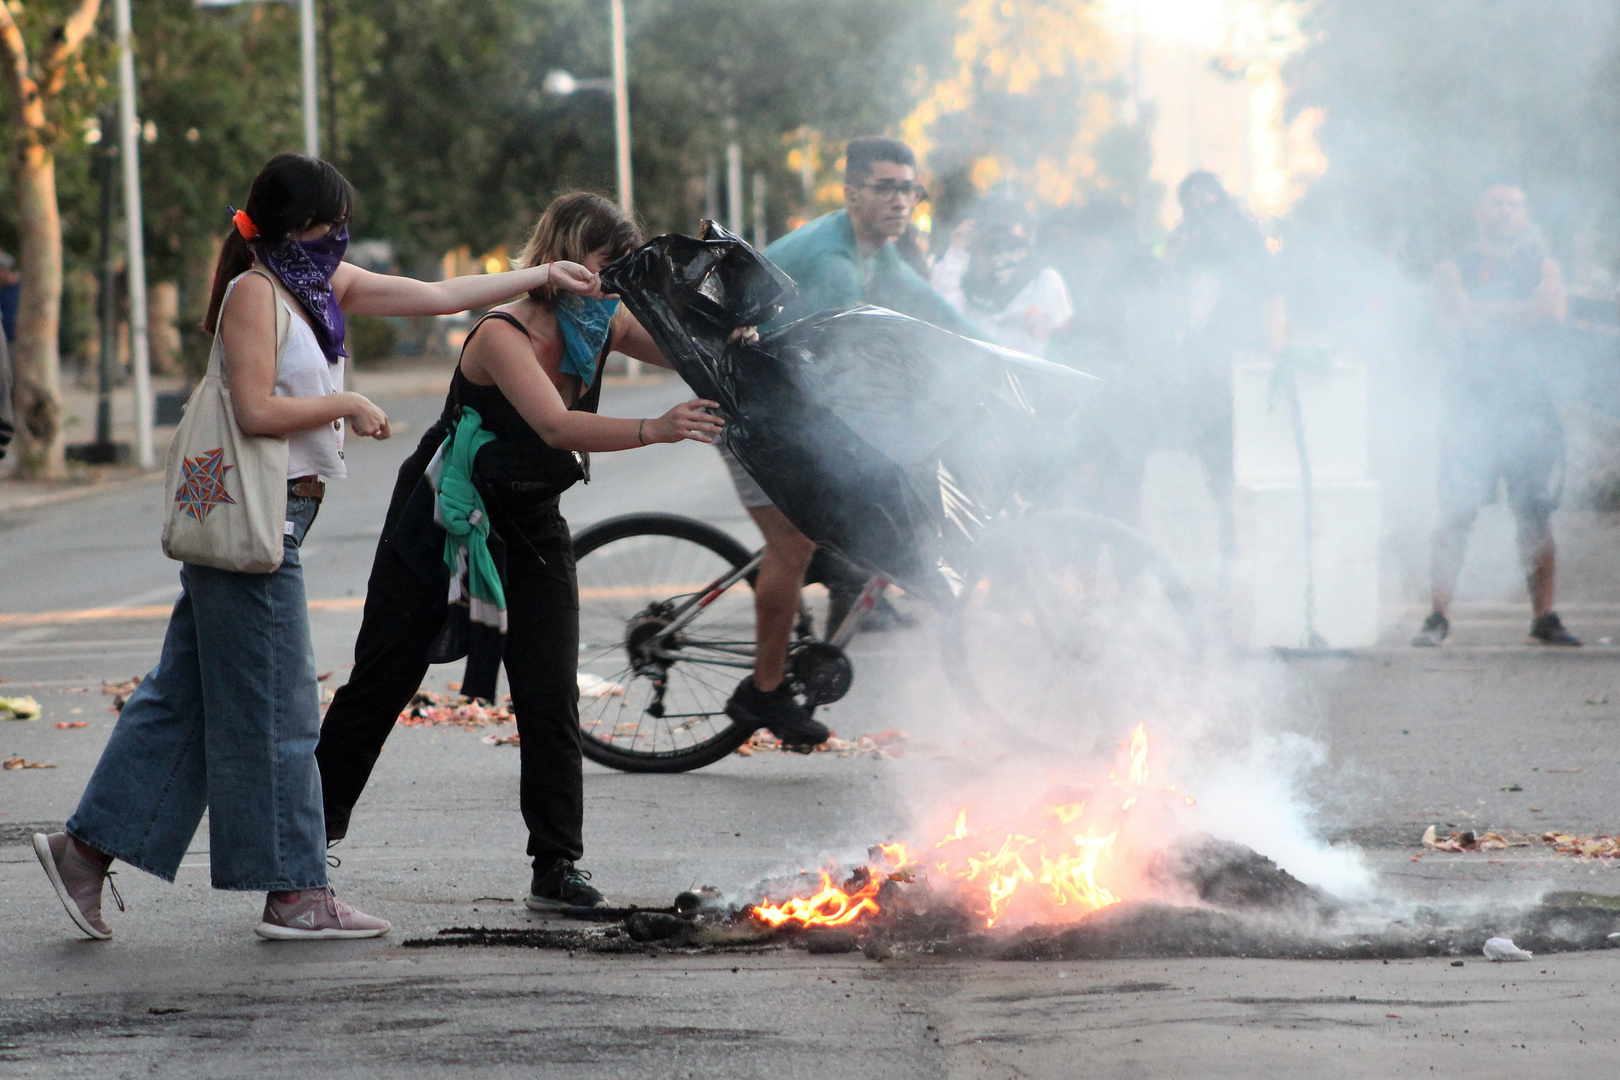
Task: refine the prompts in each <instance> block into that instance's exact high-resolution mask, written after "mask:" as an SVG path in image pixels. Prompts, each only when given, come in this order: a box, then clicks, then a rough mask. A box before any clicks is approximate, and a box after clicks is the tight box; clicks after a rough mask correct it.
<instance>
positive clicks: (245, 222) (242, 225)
mask: <svg viewBox="0 0 1620 1080" xmlns="http://www.w3.org/2000/svg"><path fill="white" fill-rule="evenodd" d="M231 221H232V222H233V223H234V224H235V225H236V231H237V232H238V233H240V234H241V236H242V239H244V240H252V239H253V238H254V237H255V236H258V235H259V227H258V226H257V225H255V224H253V219H252V218H250V217H248V212H247V211H246V210H238V211H236V212H235V213H234V214H232V215H231Z"/></svg>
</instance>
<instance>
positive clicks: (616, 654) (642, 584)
mask: <svg viewBox="0 0 1620 1080" xmlns="http://www.w3.org/2000/svg"><path fill="white" fill-rule="evenodd" d="M752 558H753V555H752V553H751V552H749V551H748V549H747V548H745V547H743V546H742V545H741V544H739V543H738V542H737V541H736V540H734V539H732V537H731V536H729V535H728V534H726V533H724V532H722V531H720V530H719V529H716V528H714V527H712V526H710V525H706V524H704V523H703V522H701V521H695V520H693V519H692V518H687V517H680V516H678V515H675V514H626V515H624V516H622V517H616V518H609V519H608V520H606V521H601V522H598V523H597V524H595V525H591V526H588V527H586V528H584V529H582V530H580V531H579V532H578V533H577V534H575V536H574V560H575V565H576V568H577V573H578V576H579V631H580V646H579V672H580V678H579V682H580V700H579V727H580V735H581V736H582V740H583V744H582V748H583V750H584V753H585V756H586V757H588V758H590V759H591V760H592V761H594V762H596V763H598V764H600V765H606V766H608V767H609V768H614V769H621V770H623V771H625V772H686V771H688V770H691V769H698V768H702V767H703V766H705V765H708V764H711V763H713V762H715V761H719V760H720V759H721V758H723V757H725V756H726V755H727V754H729V753H731V752H732V751H733V750H735V749H736V748H737V747H738V746H740V745H742V744H743V743H744V742H745V741H747V739H748V736H749V735H750V734H752V729H748V728H744V727H742V726H740V725H738V724H735V723H734V722H733V721H732V720H731V718H730V717H728V716H727V715H726V711H725V706H726V700H727V699H728V698H729V697H730V696H731V692H732V690H733V689H734V688H735V687H736V685H737V683H738V682H739V681H740V680H741V679H742V677H743V676H744V675H746V674H747V673H748V672H749V671H750V670H751V669H752V667H753V656H754V590H753V582H752V575H749V576H747V577H744V578H742V579H741V580H739V581H737V582H736V583H734V584H733V585H732V586H731V587H730V588H729V589H727V590H726V591H725V592H724V593H722V594H721V595H720V596H719V597H718V598H716V599H714V600H713V601H712V602H710V603H709V604H707V605H706V606H705V607H703V608H702V609H701V610H700V611H698V613H697V615H696V617H695V618H693V619H692V620H691V621H690V622H687V623H686V624H685V625H684V626H682V627H681V628H680V629H679V630H677V631H675V632H674V633H671V634H664V633H663V631H664V630H665V629H666V628H667V627H668V626H669V625H670V623H671V621H672V619H673V618H674V617H675V615H676V613H677V612H678V611H679V609H680V608H681V607H682V605H683V604H685V603H686V602H687V601H689V600H692V599H694V598H696V597H698V596H700V595H702V594H703V592H704V591H705V590H706V589H707V588H708V587H709V586H710V585H711V584H713V583H714V582H716V581H719V580H720V579H722V578H724V577H726V576H728V575H730V574H732V573H733V572H735V571H736V570H738V569H741V568H742V567H745V566H747V565H748V563H749V561H750V560H751V559H752Z"/></svg>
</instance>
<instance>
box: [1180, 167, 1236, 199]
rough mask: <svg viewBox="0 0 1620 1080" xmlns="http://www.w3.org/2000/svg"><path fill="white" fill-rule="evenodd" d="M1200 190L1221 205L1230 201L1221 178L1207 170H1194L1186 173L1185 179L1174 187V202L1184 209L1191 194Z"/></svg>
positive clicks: (1230, 197)
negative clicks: (1212, 196)
mask: <svg viewBox="0 0 1620 1080" xmlns="http://www.w3.org/2000/svg"><path fill="white" fill-rule="evenodd" d="M1200 189H1202V190H1204V191H1208V192H1209V193H1210V194H1212V195H1214V196H1215V201H1216V202H1217V203H1220V204H1222V205H1224V204H1226V203H1229V202H1231V201H1232V196H1231V195H1230V194H1228V193H1227V190H1226V187H1225V185H1223V184H1222V183H1221V178H1220V177H1218V176H1216V175H1215V174H1214V173H1212V172H1210V171H1209V170H1208V169H1195V170H1193V171H1192V172H1190V173H1188V174H1187V176H1186V178H1185V179H1183V180H1182V181H1181V183H1180V184H1178V185H1177V186H1176V201H1177V202H1179V203H1180V204H1181V205H1182V206H1183V207H1185V206H1186V205H1187V200H1188V199H1189V198H1190V197H1191V196H1192V193H1193V192H1195V191H1198V190H1200Z"/></svg>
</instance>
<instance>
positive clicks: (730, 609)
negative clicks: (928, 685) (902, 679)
mask: <svg viewBox="0 0 1620 1080" xmlns="http://www.w3.org/2000/svg"><path fill="white" fill-rule="evenodd" d="M574 552H575V561H576V566H577V570H578V575H579V596H580V642H581V644H580V733H581V736H582V745H583V749H584V753H585V756H586V757H588V758H590V759H591V760H592V761H595V762H597V763H598V764H601V765H606V766H608V767H610V768H615V769H620V770H623V771H627V772H684V771H687V770H691V769H697V768H701V767H703V766H705V765H709V764H711V763H713V762H715V761H718V760H720V759H721V758H723V757H725V756H726V755H728V754H730V753H731V752H732V751H734V750H736V749H737V747H739V746H741V745H742V744H743V743H744V742H746V741H747V739H748V738H749V736H750V735H752V734H753V730H754V729H752V728H748V727H745V726H744V725H740V724H736V723H734V722H733V721H732V720H731V718H730V717H728V716H726V714H725V702H726V699H727V698H729V697H730V695H731V691H732V689H733V688H734V686H735V684H736V683H737V681H738V680H739V679H740V678H741V677H742V675H743V673H745V672H747V671H749V670H751V669H752V667H753V649H754V606H753V592H752V586H753V581H754V578H755V575H756V573H757V571H758V568H759V563H760V559H761V556H762V552H759V551H750V550H749V549H748V548H746V547H744V546H743V545H742V544H741V543H739V542H738V541H737V540H736V539H735V538H733V537H732V536H730V535H729V534H728V533H726V532H724V531H722V530H720V529H717V528H715V527H713V526H711V525H708V524H706V523H704V522H701V521H697V520H694V519H692V518H687V517H682V516H680V515H676V514H661V513H640V514H626V515H622V516H620V517H615V518H610V519H607V520H605V521H601V522H598V523H596V524H594V525H590V526H588V527H586V528H584V529H582V530H580V531H579V532H578V533H577V534H575V536H574ZM888 584H889V583H888V581H887V580H886V579H885V578H883V577H881V576H875V577H872V578H871V579H869V580H868V581H867V582H866V585H865V587H864V588H863V589H862V591H861V593H860V597H859V599H858V600H857V601H856V603H855V605H854V607H853V608H852V609H851V611H850V612H849V614H848V615H847V616H846V617H845V618H844V619H843V621H842V624H841V625H840V626H839V627H837V628H836V629H834V630H833V631H832V633H831V635H830V636H829V637H828V638H827V639H825V640H823V639H820V638H817V637H816V635H815V633H814V627H813V620H812V617H811V615H810V612H809V609H808V607H806V606H804V605H801V607H800V614H799V618H798V620H797V624H796V626H795V631H794V640H793V643H792V645H791V646H790V648H789V652H788V672H787V678H788V682H789V685H790V687H791V688H792V689H793V691H794V694H795V696H796V697H798V699H799V701H800V702H801V704H803V705H804V706H805V707H806V708H807V709H809V710H811V711H813V710H814V709H815V708H817V707H818V706H820V705H825V704H830V703H832V702H835V701H838V700H839V699H841V698H842V697H843V696H844V695H845V694H846V693H847V692H848V691H849V689H850V685H851V683H852V681H853V678H854V670H853V668H852V666H851V664H850V661H849V658H848V656H847V654H846V652H845V649H846V648H847V646H848V645H849V643H850V642H851V641H852V640H853V639H854V637H855V636H856V634H857V633H858V632H859V630H860V626H861V623H862V621H863V619H864V617H865V615H866V613H867V612H868V611H870V610H871V608H872V606H873V604H874V603H875V602H876V600H877V598H878V597H879V596H880V595H881V594H882V592H883V590H884V588H885V587H887V585H888ZM941 614H942V615H943V616H944V618H943V619H942V620H941V633H940V642H939V644H940V655H941V658H942V660H943V662H944V670H945V675H946V678H947V680H948V681H949V682H950V684H951V686H952V687H953V689H954V691H955V693H956V696H957V698H958V700H960V701H961V702H962V704H963V705H964V706H965V707H966V708H967V710H968V711H969V713H970V714H971V715H973V716H974V717H975V718H977V719H980V720H983V721H985V722H987V723H989V724H993V725H995V726H996V727H998V728H999V729H1000V730H1001V731H1002V732H1003V733H1005V734H1007V735H1008V736H1010V737H1013V738H1017V739H1021V740H1024V741H1026V742H1033V743H1038V744H1042V745H1045V746H1055V745H1073V731H1072V729H1073V714H1072V711H1070V710H1069V709H1068V708H1067V706H1068V705H1069V703H1071V702H1072V701H1073V700H1075V696H1076V695H1079V696H1080V698H1081V699H1082V700H1086V701H1088V702H1089V703H1090V705H1091V706H1092V707H1094V708H1095V707H1099V702H1100V701H1101V700H1102V697H1101V696H1100V695H1102V692H1103V691H1104V690H1107V689H1108V687H1107V686H1104V685H1101V684H1100V682H1099V678H1098V675H1099V674H1103V675H1107V674H1110V673H1113V672H1116V671H1117V670H1118V667H1117V665H1115V664H1112V663H1111V662H1110V658H1111V657H1112V656H1116V655H1118V653H1117V650H1118V649H1119V648H1121V647H1125V648H1129V649H1131V650H1134V651H1133V654H1132V655H1133V658H1134V657H1137V656H1139V655H1140V654H1141V653H1142V651H1143V650H1144V649H1145V650H1146V652H1147V653H1148V654H1150V655H1154V656H1161V657H1166V656H1172V655H1173V656H1175V657H1185V656H1189V655H1196V654H1197V653H1198V652H1200V651H1201V647H1202V641H1201V625H1200V623H1199V621H1198V618H1197V612H1196V609H1195V607H1194V605H1193V602H1192V597H1191V593H1190V591H1189V590H1188V589H1187V587H1186V585H1185V584H1184V583H1183V582H1182V581H1181V579H1180V578H1179V576H1177V575H1176V573H1175V571H1174V569H1173V568H1171V567H1170V565H1169V563H1167V562H1166V561H1165V560H1164V559H1163V558H1162V557H1161V556H1160V555H1159V554H1158V553H1157V552H1155V551H1154V550H1153V548H1152V546H1151V545H1150V544H1148V542H1147V541H1146V540H1145V539H1144V538H1143V537H1142V536H1141V535H1140V534H1139V533H1137V532H1135V531H1134V530H1132V529H1130V528H1129V527H1127V526H1125V525H1123V524H1121V523H1119V522H1117V521H1113V520H1112V519H1109V518H1105V517H1101V516H1099V515H1095V514H1089V513H1085V512H1083V511H1046V512H1040V513H1033V514H1029V515H1026V516H1023V517H1020V518H1014V519H1009V520H1007V521H1005V522H1003V523H1001V525H999V526H998V527H997V528H995V529H992V530H991V531H990V532H989V533H988V534H987V535H986V536H985V537H984V538H983V539H982V540H981V541H980V543H979V544H978V545H977V547H976V559H975V563H974V565H973V566H972V567H969V568H967V569H966V571H965V572H964V573H963V574H962V580H961V582H960V584H959V588H958V589H957V591H956V600H955V602H954V603H953V604H952V605H949V607H948V609H947V610H944V611H942V612H941ZM1143 629H1146V630H1150V631H1151V633H1152V634H1153V637H1152V639H1151V640H1146V639H1144V637H1143V635H1142V634H1141V633H1138V632H1137V631H1140V630H1143ZM1167 635H1168V638H1169V640H1166V636H1167ZM1032 667H1038V668H1040V671H1039V672H1037V673H1036V674H1035V675H1034V677H1030V675H1029V671H1030V669H1031V668H1032ZM1009 673H1011V678H1009ZM1158 686H1159V684H1158V683H1155V687H1158ZM1115 689H1116V691H1117V689H1118V688H1115ZM1032 690H1033V691H1034V692H1032ZM1114 696H1115V697H1119V696H1120V695H1119V694H1118V693H1117V692H1115V693H1114ZM1139 697H1140V695H1132V694H1125V695H1124V698H1125V699H1127V700H1124V701H1122V703H1121V707H1122V708H1125V709H1127V710H1129V709H1133V708H1140V707H1141V703H1140V702H1139V701H1137V700H1135V699H1136V698H1139Z"/></svg>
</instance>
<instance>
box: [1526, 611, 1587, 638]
mask: <svg viewBox="0 0 1620 1080" xmlns="http://www.w3.org/2000/svg"><path fill="white" fill-rule="evenodd" d="M1580 643H1581V639H1580V638H1578V637H1576V636H1575V635H1574V634H1572V633H1570V632H1569V631H1568V630H1566V629H1564V623H1563V621H1562V620H1561V619H1559V618H1558V613H1557V612H1555V611H1549V612H1547V614H1545V615H1537V616H1536V618H1535V619H1534V621H1532V622H1531V623H1530V644H1531V645H1574V646H1579V645H1580Z"/></svg>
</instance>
